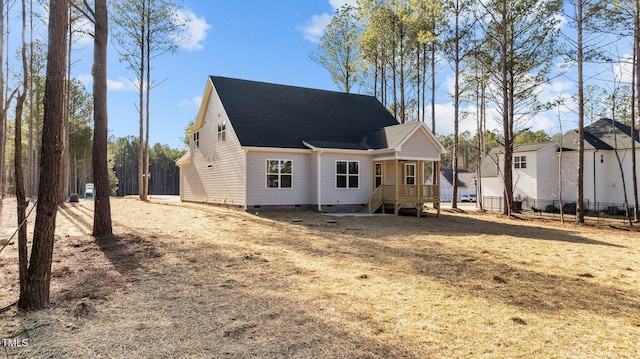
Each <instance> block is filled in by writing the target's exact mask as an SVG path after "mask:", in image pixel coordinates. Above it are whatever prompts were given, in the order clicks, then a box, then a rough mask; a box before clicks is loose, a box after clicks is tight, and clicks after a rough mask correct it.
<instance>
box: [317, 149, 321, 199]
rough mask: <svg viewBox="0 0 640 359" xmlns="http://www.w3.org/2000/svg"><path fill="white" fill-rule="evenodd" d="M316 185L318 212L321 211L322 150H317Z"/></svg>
mask: <svg viewBox="0 0 640 359" xmlns="http://www.w3.org/2000/svg"><path fill="white" fill-rule="evenodd" d="M317 162H318V163H317V164H316V166H317V167H318V169H317V171H316V172H317V174H316V178H317V181H316V182H317V187H318V212H322V151H318V161H317Z"/></svg>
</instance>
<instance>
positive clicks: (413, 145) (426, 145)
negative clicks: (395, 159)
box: [399, 129, 440, 161]
mask: <svg viewBox="0 0 640 359" xmlns="http://www.w3.org/2000/svg"><path fill="white" fill-rule="evenodd" d="M399 157H401V158H407V159H425V160H426V159H430V160H437V161H439V160H440V149H439V148H438V146H436V144H435V143H433V142H431V139H430V138H429V137H428V136H427V134H426V133H424V131H422V129H418V130H417V131H416V132H415V133H414V134H413V135H412V136H411V137H410V138H408V139H407V140H406V141H405V142H404V143H403V144H402V148H401V151H400V154H399Z"/></svg>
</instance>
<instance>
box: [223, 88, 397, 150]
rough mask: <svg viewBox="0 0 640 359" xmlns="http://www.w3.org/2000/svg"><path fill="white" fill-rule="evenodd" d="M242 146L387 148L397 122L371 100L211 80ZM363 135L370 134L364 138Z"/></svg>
mask: <svg viewBox="0 0 640 359" xmlns="http://www.w3.org/2000/svg"><path fill="white" fill-rule="evenodd" d="M210 79H211V81H212V82H213V85H214V87H215V89H216V91H217V93H218V96H220V99H221V101H222V104H223V106H224V108H225V110H226V112H227V115H228V116H229V120H230V121H231V124H232V126H233V129H234V131H235V132H236V134H237V136H238V139H239V140H240V144H241V145H242V146H252V147H279V148H306V147H305V145H304V144H303V141H306V142H307V143H309V144H311V145H314V144H316V145H322V146H319V147H324V146H329V148H351V149H369V148H374V149H378V148H386V147H387V143H386V138H385V137H384V136H371V133H373V132H375V131H378V130H380V129H382V128H384V127H387V126H392V125H397V124H398V121H396V119H395V118H394V117H393V116H392V115H391V114H390V113H389V111H387V109H385V108H384V106H382V104H381V103H380V102H379V101H378V100H377V99H376V98H375V97H372V96H364V95H355V94H346V93H341V92H333V91H325V90H315V89H308V88H301V87H294V86H285V85H277V84H270V83H264V82H255V81H248V80H238V79H231V78H226V77H218V76H211V77H210ZM367 134H369V135H370V136H369V137H368V138H367Z"/></svg>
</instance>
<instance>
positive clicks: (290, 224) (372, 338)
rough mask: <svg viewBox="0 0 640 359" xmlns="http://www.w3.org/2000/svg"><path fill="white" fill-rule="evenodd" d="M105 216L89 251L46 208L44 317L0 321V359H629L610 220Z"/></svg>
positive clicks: (11, 252)
mask: <svg viewBox="0 0 640 359" xmlns="http://www.w3.org/2000/svg"><path fill="white" fill-rule="evenodd" d="M14 208H15V202H12V201H10V200H5V201H4V207H3V208H2V222H1V224H2V232H1V233H0V234H1V235H2V237H0V239H5V238H7V239H8V238H9V236H10V232H11V231H12V229H11V228H12V227H14V224H13V223H14V222H15V215H13V212H15V209H14ZM112 208H113V219H114V222H115V233H116V234H117V235H116V236H114V237H113V238H109V239H101V240H97V241H96V240H94V239H93V238H92V237H90V236H89V235H88V234H89V233H90V232H91V223H92V220H91V215H92V203H91V202H81V203H80V204H79V205H76V206H66V207H65V208H62V209H61V211H60V212H59V217H58V220H59V221H58V236H57V238H56V249H55V258H54V263H53V279H52V308H51V309H49V310H46V311H42V312H38V313H29V314H23V313H20V312H18V311H17V310H16V309H15V307H13V308H11V309H10V310H8V311H6V312H4V313H2V314H0V338H9V337H14V338H19V339H28V342H29V345H28V346H26V347H20V348H16V347H6V348H4V350H6V353H7V356H8V357H52V358H63V357H68V358H75V357H138V358H163V357H202V358H210V357H231V358H244V357H260V358H263V357H264V358H276V357H297V358H300V357H301V358H306V357H334V358H378V357H380V358H388V357H407V358H442V357H474V358H475V357H478V358H496V357H500V358H529V357H535V358H538V357H542V358H554V357H555V358H565V357H589V358H608V357H609V358H638V357H640V340H639V339H638V338H640V289H639V286H640V274H639V271H640V233H639V232H637V231H636V230H635V227H634V228H629V227H626V226H625V225H623V224H622V223H621V222H620V221H616V222H607V223H603V222H600V223H596V224H593V225H586V226H576V225H573V224H565V225H561V224H560V223H558V222H557V220H548V219H547V220H540V219H533V218H532V217H524V218H523V219H522V220H514V219H506V218H503V217H501V216H498V215H492V214H481V213H476V212H467V213H464V212H459V211H456V212H453V211H448V212H444V213H443V214H442V216H441V217H440V218H436V217H435V216H434V215H433V213H431V214H430V215H429V216H427V217H426V218H420V219H418V218H415V217H395V216H388V217H346V218H333V217H327V216H324V215H320V214H315V213H310V212H294V213H290V212H289V213H277V212H274V213H260V214H259V215H255V214H246V213H243V212H239V211H237V210H230V209H224V208H217V207H210V206H205V205H197V204H170V203H157V202H156V203H154V202H152V203H143V202H139V201H137V200H135V199H113V200H112ZM12 216H13V217H12ZM294 220H295V221H294ZM331 220H335V223H331V222H332V221H331ZM612 227H615V228H612ZM15 247H16V245H15V244H14V245H9V246H8V247H7V249H5V250H4V251H3V252H2V253H0V275H1V279H0V307H4V306H6V305H8V304H10V303H12V302H13V301H15V300H16V298H17V266H16V262H17V260H16V259H15V258H16V254H15V253H16V248H15ZM0 355H1V353H0Z"/></svg>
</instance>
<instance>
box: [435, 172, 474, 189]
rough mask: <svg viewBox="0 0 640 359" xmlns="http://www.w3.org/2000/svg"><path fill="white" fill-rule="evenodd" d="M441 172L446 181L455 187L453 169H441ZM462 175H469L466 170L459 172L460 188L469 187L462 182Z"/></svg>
mask: <svg viewBox="0 0 640 359" xmlns="http://www.w3.org/2000/svg"><path fill="white" fill-rule="evenodd" d="M440 172H441V173H442V176H443V177H444V179H445V180H446V181H447V182H449V184H450V185H453V168H441V169H440ZM462 173H467V171H465V170H460V169H459V170H458V187H467V185H466V184H465V183H464V182H463V181H462V180H461V178H460V175H461V174H462Z"/></svg>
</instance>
